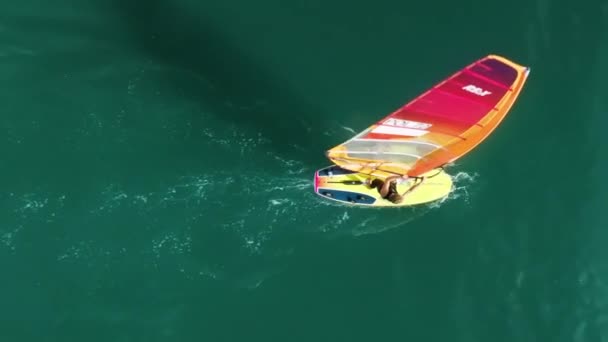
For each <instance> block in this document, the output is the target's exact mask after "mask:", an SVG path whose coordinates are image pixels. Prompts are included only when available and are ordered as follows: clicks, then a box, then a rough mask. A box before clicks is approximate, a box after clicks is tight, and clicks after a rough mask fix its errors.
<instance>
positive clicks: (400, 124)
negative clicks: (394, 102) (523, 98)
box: [327, 55, 529, 176]
mask: <svg viewBox="0 0 608 342" xmlns="http://www.w3.org/2000/svg"><path fill="white" fill-rule="evenodd" d="M528 73H529V69H528V68H526V67H524V66H521V65H519V64H516V63H514V62H512V61H510V60H508V59H506V58H504V57H501V56H496V55H489V56H486V57H484V58H482V59H480V60H478V61H476V62H474V63H472V64H470V65H468V66H466V67H464V68H462V69H461V70H459V71H458V72H456V73H454V74H453V75H451V76H450V77H448V78H446V79H445V80H442V81H441V82H439V83H437V84H436V85H434V86H433V87H431V88H430V89H429V90H427V91H425V92H423V93H422V94H421V95H419V96H418V97H416V98H415V99H413V100H412V101H410V102H409V103H407V104H405V105H404V106H402V107H401V108H398V109H397V110H395V111H394V112H393V113H390V114H389V115H387V116H385V117H384V118H382V119H381V120H380V121H378V122H376V123H374V124H372V125H371V126H369V127H368V128H366V129H365V130H363V131H361V132H360V133H358V134H356V135H355V137H353V138H351V139H349V140H348V141H346V142H344V143H342V144H339V145H337V146H335V147H333V148H331V149H330V150H328V151H327V156H328V158H329V159H330V160H332V161H333V162H334V163H336V164H337V165H340V166H342V167H344V168H346V169H350V170H353V171H357V172H364V173H366V172H367V173H369V174H374V175H377V176H386V173H390V174H402V175H408V176H419V175H421V174H423V173H426V172H428V171H430V170H432V169H434V168H437V167H440V166H443V165H444V164H446V163H449V162H452V161H454V160H456V159H458V158H460V157H461V156H463V155H465V154H466V153H468V152H469V151H471V150H472V149H473V148H474V147H475V146H477V145H478V144H479V143H480V142H481V141H483V140H484V139H485V138H486V137H487V136H488V135H489V134H491V133H492V131H493V130H494V129H495V128H496V127H497V125H498V124H499V123H500V122H501V121H502V119H503V118H504V117H505V116H506V114H507V112H508V111H509V109H510V108H511V106H512V105H513V103H514V102H515V100H516V99H517V97H518V96H519V93H520V91H521V89H522V88H523V85H524V83H525V81H526V78H527V75H528Z"/></svg>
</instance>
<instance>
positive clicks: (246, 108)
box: [113, 0, 328, 160]
mask: <svg viewBox="0 0 608 342" xmlns="http://www.w3.org/2000/svg"><path fill="white" fill-rule="evenodd" d="M113 7H114V8H115V10H116V11H117V14H118V15H119V16H121V17H122V18H123V19H124V25H125V26H126V28H127V30H128V31H129V33H130V34H131V36H132V39H133V41H134V43H135V44H136V46H138V47H139V48H140V49H141V51H142V52H143V53H144V54H146V55H148V56H150V57H151V58H153V59H154V60H156V61H158V62H160V63H163V64H165V65H166V66H167V67H168V69H167V71H166V72H165V73H164V75H163V77H164V79H165V80H166V81H167V82H169V83H170V84H171V85H172V86H173V87H174V91H175V95H176V96H184V97H186V98H187V99H190V100H194V101H197V102H199V103H200V104H201V106H202V107H203V108H206V110H208V111H210V112H212V113H214V114H215V115H216V116H217V118H218V119H220V120H223V121H227V122H228V123H230V124H234V125H236V126H239V127H247V128H249V129H253V130H255V131H257V132H259V133H261V134H262V136H263V137H265V138H267V139H269V140H270V141H271V147H272V148H273V149H274V150H275V151H276V152H278V153H280V154H281V155H290V156H292V157H294V156H296V157H297V158H303V159H306V158H308V159H310V158H314V157H312V156H318V155H321V154H322V152H323V149H324V144H322V143H321V144H320V143H318V140H317V139H318V138H317V137H318V136H319V135H321V134H320V133H321V132H323V131H326V129H324V127H325V126H326V125H328V123H327V122H326V121H325V119H323V118H324V117H327V116H323V115H321V114H322V112H323V109H322V108H317V106H313V105H311V104H310V103H306V102H305V101H304V99H303V97H302V96H299V95H298V94H297V93H295V92H294V91H292V89H290V87H289V84H288V82H286V80H285V79H282V78H281V76H280V75H278V74H277V72H273V71H272V70H271V68H272V66H271V65H267V64H264V63H263V62H261V61H259V60H256V58H255V57H253V56H252V55H253V54H255V52H256V51H247V50H246V49H245V48H244V47H243V46H242V45H243V43H242V42H240V43H239V42H237V41H236V40H235V39H233V38H229V37H227V35H226V34H224V33H223V32H222V29H221V28H220V27H218V26H219V25H216V24H214V23H213V22H212V21H211V19H209V18H211V17H212V15H213V14H212V13H204V12H203V11H192V10H190V9H189V8H187V6H184V5H176V4H173V3H171V2H168V1H163V0H151V1H147V2H145V3H142V2H139V1H134V0H127V1H114V2H113ZM172 70H185V71H187V74H188V75H184V73H181V74H180V73H175V72H173V71H172ZM191 116H192V117H189V118H188V119H189V120H192V122H193V123H194V125H195V126H197V127H195V128H203V127H207V123H206V122H205V119H204V118H202V117H200V116H199V115H197V114H191ZM207 128H208V127H207ZM313 131H318V132H317V133H315V132H313ZM315 136H317V137H315ZM303 150H304V151H305V152H307V153H303ZM307 156H311V157H307ZM317 160H318V158H317Z"/></svg>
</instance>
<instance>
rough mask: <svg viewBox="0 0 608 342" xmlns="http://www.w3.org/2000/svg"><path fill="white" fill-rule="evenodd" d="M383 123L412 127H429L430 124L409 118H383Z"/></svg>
mask: <svg viewBox="0 0 608 342" xmlns="http://www.w3.org/2000/svg"><path fill="white" fill-rule="evenodd" d="M382 124H383V125H387V126H393V127H403V128H413V129H427V128H429V127H431V126H432V125H431V124H428V123H424V122H416V121H411V120H403V119H395V118H389V119H387V120H384V122H383V123H382Z"/></svg>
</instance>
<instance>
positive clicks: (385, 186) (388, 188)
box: [366, 176, 403, 204]
mask: <svg viewBox="0 0 608 342" xmlns="http://www.w3.org/2000/svg"><path fill="white" fill-rule="evenodd" d="M399 178H401V177H400V176H390V177H388V178H387V179H386V181H382V180H381V179H379V178H376V179H374V180H373V181H371V182H370V181H369V179H368V180H367V181H366V183H367V184H368V185H369V187H370V188H372V189H373V188H376V189H378V192H379V193H380V196H381V197H382V198H383V199H385V200H389V201H391V202H393V203H395V204H399V203H401V202H402V201H403V196H401V195H399V193H398V192H397V179H399Z"/></svg>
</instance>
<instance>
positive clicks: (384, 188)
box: [380, 176, 400, 197]
mask: <svg viewBox="0 0 608 342" xmlns="http://www.w3.org/2000/svg"><path fill="white" fill-rule="evenodd" d="M399 177H400V176H390V177H388V178H387V179H386V180H384V184H382V189H380V196H382V197H386V195H388V188H389V187H390V186H391V182H392V181H393V180H396V179H397V178H399Z"/></svg>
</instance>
